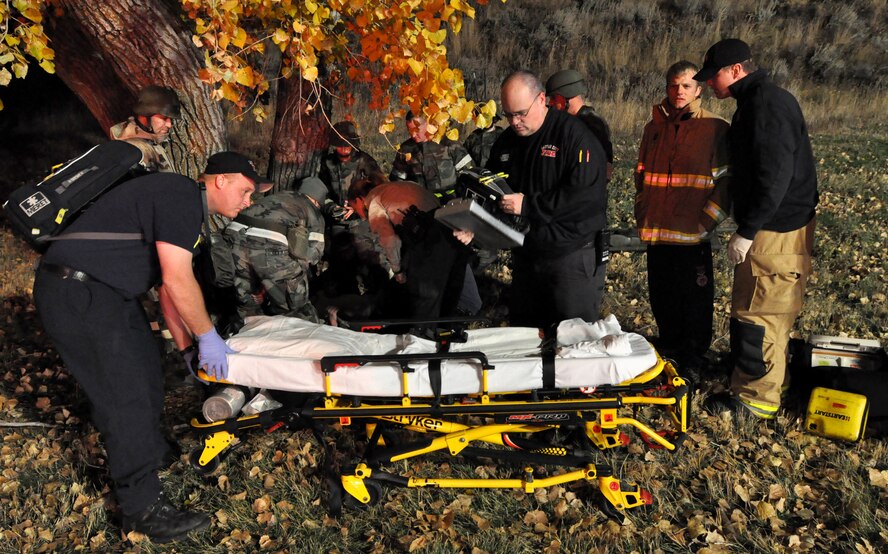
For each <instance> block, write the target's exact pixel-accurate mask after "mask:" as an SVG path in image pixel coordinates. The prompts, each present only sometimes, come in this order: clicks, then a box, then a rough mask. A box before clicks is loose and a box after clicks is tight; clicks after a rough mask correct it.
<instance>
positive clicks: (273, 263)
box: [225, 184, 326, 322]
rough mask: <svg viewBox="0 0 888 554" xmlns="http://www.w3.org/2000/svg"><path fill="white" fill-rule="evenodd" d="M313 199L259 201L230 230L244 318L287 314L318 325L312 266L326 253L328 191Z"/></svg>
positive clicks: (285, 196) (293, 196)
mask: <svg viewBox="0 0 888 554" xmlns="http://www.w3.org/2000/svg"><path fill="white" fill-rule="evenodd" d="M319 188H320V190H317V189H313V191H312V194H314V197H312V196H307V195H305V194H302V193H300V192H296V191H283V192H278V193H276V194H272V195H270V196H266V197H264V198H262V199H260V200H259V201H258V202H256V203H255V204H253V205H252V206H250V207H249V208H247V209H245V210H243V211H242V212H241V213H240V214H239V215H238V217H237V218H236V219H235V220H234V221H232V222H231V223H230V224H229V225H228V227H226V228H225V240H226V241H227V242H229V243H230V245H231V250H232V255H233V258H234V285H235V288H236V290H237V311H238V315H240V317H241V318H245V317H248V316H252V315H262V314H267V315H277V314H284V315H288V316H292V317H300V318H303V319H307V320H309V321H314V322H318V321H319V319H318V314H317V311H316V310H315V308H314V306H312V305H311V303H310V302H309V298H308V283H309V278H310V276H311V267H310V266H312V265H315V264H317V263H318V262H319V261H320V259H321V256H322V255H323V253H324V218H323V216H322V215H321V212H320V210H319V208H320V205H321V203H323V202H324V200H326V194H325V193H326V187H324V186H323V185H322V184H321V186H320V187H319Z"/></svg>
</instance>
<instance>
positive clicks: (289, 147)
mask: <svg viewBox="0 0 888 554" xmlns="http://www.w3.org/2000/svg"><path fill="white" fill-rule="evenodd" d="M322 103H323V104H322ZM331 104H332V103H331V102H330V98H329V97H328V96H327V95H323V98H322V99H320V100H319V99H318V97H317V95H316V94H315V93H314V90H313V88H312V86H311V85H310V84H309V83H307V82H305V81H303V80H302V79H300V78H299V77H298V76H296V75H294V76H292V77H290V78H289V79H283V80H281V81H279V85H278V95H277V106H276V116H275V122H274V132H273V133H272V137H271V155H270V158H269V163H268V177H269V178H271V180H272V181H274V183H275V184H274V189H273V190H274V191H279V190H290V189H295V188H296V187H297V186H298V184H299V180H300V179H302V178H304V177H308V176H310V175H317V174H318V171H319V170H320V167H321V157H322V156H323V154H324V152H325V151H326V149H327V146H328V144H329V142H328V139H327V130H328V129H329V128H330V122H329V121H328V119H327V115H326V114H329V113H330V107H331ZM322 106H323V109H321V107H322Z"/></svg>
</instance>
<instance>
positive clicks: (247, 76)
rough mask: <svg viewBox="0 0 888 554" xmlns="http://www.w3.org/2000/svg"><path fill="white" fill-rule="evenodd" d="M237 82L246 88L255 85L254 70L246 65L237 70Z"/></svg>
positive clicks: (235, 78)
mask: <svg viewBox="0 0 888 554" xmlns="http://www.w3.org/2000/svg"><path fill="white" fill-rule="evenodd" d="M234 80H235V82H237V83H238V84H240V85H244V86H245V87H251V86H253V85H254V84H255V77H254V75H253V68H251V67H250V66H248V65H246V66H244V67H241V68H240V69H238V70H237V75H235V77H234Z"/></svg>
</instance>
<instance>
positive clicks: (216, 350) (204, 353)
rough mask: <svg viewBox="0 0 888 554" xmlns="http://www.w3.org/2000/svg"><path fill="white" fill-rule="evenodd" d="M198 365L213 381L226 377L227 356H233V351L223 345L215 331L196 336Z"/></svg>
mask: <svg viewBox="0 0 888 554" xmlns="http://www.w3.org/2000/svg"><path fill="white" fill-rule="evenodd" d="M197 342H198V347H197V351H198V352H199V355H198V360H199V361H198V365H199V366H200V367H202V368H204V370H205V371H206V372H207V375H209V376H210V377H213V378H214V379H226V378H227V377H228V357H227V354H235V351H234V350H232V349H231V348H229V347H228V345H227V344H225V341H224V340H222V337H220V336H219V333H217V332H216V329H210V330H209V331H207V332H206V333H204V334H203V335H198V336H197Z"/></svg>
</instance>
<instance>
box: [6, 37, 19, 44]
mask: <svg viewBox="0 0 888 554" xmlns="http://www.w3.org/2000/svg"><path fill="white" fill-rule="evenodd" d="M5 40H6V44H8V45H9V46H18V45H19V43H20V42H21V41H20V40H19V39H18V38H16V37H14V36H12V35H6V38H5Z"/></svg>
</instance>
